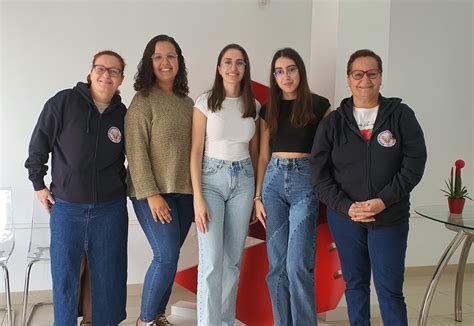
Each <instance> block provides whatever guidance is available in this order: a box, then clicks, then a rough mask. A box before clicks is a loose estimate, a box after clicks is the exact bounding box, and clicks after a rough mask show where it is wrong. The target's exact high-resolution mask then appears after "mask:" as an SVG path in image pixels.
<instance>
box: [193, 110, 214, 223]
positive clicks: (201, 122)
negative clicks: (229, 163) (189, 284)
mask: <svg viewBox="0 0 474 326" xmlns="http://www.w3.org/2000/svg"><path fill="white" fill-rule="evenodd" d="M206 125H207V117H206V116H205V115H204V114H203V113H202V112H201V111H200V110H199V109H197V108H194V109H193V127H192V142H191V159H190V171H191V182H192V184H193V196H194V220H195V222H196V227H197V229H198V231H199V232H207V221H211V214H210V213H209V209H208V207H207V204H206V202H205V200H204V197H203V195H202V187H201V172H202V171H201V170H202V158H203V152H204V140H205V136H206Z"/></svg>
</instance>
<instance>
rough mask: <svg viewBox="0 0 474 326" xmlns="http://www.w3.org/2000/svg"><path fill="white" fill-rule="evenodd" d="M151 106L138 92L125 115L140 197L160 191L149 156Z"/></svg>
mask: <svg viewBox="0 0 474 326" xmlns="http://www.w3.org/2000/svg"><path fill="white" fill-rule="evenodd" d="M151 124H152V116H151V108H150V104H149V102H148V101H147V100H146V99H144V98H142V96H141V95H139V94H136V95H135V97H134V98H133V100H132V103H131V104H130V107H129V109H128V110H127V114H126V115H125V150H126V152H127V160H128V168H129V172H130V177H131V179H132V180H131V181H132V184H133V187H134V189H135V195H136V197H137V198H138V199H144V198H146V197H148V196H152V195H156V194H159V193H160V190H159V189H158V186H157V184H156V181H155V175H154V174H153V170H152V164H151V161H150V156H149V148H150V141H151Z"/></svg>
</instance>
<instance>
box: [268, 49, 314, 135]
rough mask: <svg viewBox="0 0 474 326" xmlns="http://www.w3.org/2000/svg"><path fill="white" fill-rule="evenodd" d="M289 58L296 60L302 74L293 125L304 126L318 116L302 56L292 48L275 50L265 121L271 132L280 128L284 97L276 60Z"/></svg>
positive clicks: (293, 113) (294, 108)
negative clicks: (277, 73) (275, 75)
mask: <svg viewBox="0 0 474 326" xmlns="http://www.w3.org/2000/svg"><path fill="white" fill-rule="evenodd" d="M282 57H285V58H288V59H291V60H293V61H294V62H295V64H296V67H297V68H298V72H299V74H300V83H299V85H298V87H297V88H296V99H295V102H294V103H293V110H292V114H291V125H292V126H293V127H295V128H302V127H304V126H306V125H307V124H309V123H311V124H312V123H315V122H316V116H315V115H314V112H313V107H312V96H311V90H310V89H309V85H308V78H307V75H306V67H305V65H304V62H303V59H302V58H301V56H300V55H299V54H298V52H296V51H295V50H294V49H292V48H284V49H280V50H278V51H276V52H275V54H274V55H273V59H272V64H271V66H270V92H269V93H268V98H267V104H266V107H267V111H266V114H265V122H266V123H267V128H268V129H269V130H270V134H272V135H273V134H275V133H276V131H277V129H278V116H279V113H280V108H279V104H280V101H281V98H282V92H281V89H280V87H279V86H278V84H277V82H276V79H275V77H274V76H273V72H274V70H275V62H276V61H277V59H278V58H282Z"/></svg>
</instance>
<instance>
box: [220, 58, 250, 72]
mask: <svg viewBox="0 0 474 326" xmlns="http://www.w3.org/2000/svg"><path fill="white" fill-rule="evenodd" d="M234 65H235V66H236V67H237V69H242V70H245V67H247V62H245V60H244V59H237V60H235V61H232V59H230V58H229V59H224V60H222V61H221V63H220V64H219V66H222V67H223V68H224V69H225V70H228V69H231V68H232V66H234Z"/></svg>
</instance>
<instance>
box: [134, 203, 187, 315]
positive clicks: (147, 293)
mask: <svg viewBox="0 0 474 326" xmlns="http://www.w3.org/2000/svg"><path fill="white" fill-rule="evenodd" d="M161 196H162V197H163V198H164V199H165V200H166V202H167V203H168V205H169V207H170V208H171V216H172V218H173V219H172V220H171V223H165V224H161V223H160V222H159V221H158V222H155V220H154V219H153V215H152V214H151V211H150V207H149V206H148V201H147V200H146V199H143V200H137V199H135V198H132V204H133V208H134V210H135V214H136V215H137V218H138V221H139V222H140V225H141V227H142V229H143V232H145V235H146V237H147V239H148V242H149V243H150V246H151V249H152V250H153V260H152V261H151V264H150V266H149V267H148V271H147V272H146V275H145V281H144V284H143V292H142V303H141V313H140V319H141V320H142V321H144V322H151V321H153V320H154V319H155V318H156V316H157V315H159V314H162V313H164V312H165V310H166V305H167V304H168V301H169V298H170V295H171V290H172V288H173V281H174V277H175V275H176V269H177V267H178V259H179V252H180V249H181V246H182V245H183V242H184V240H185V239H186V236H187V234H188V231H189V227H190V226H191V223H192V221H193V217H194V210H193V196H192V195H187V194H162V195H161Z"/></svg>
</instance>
